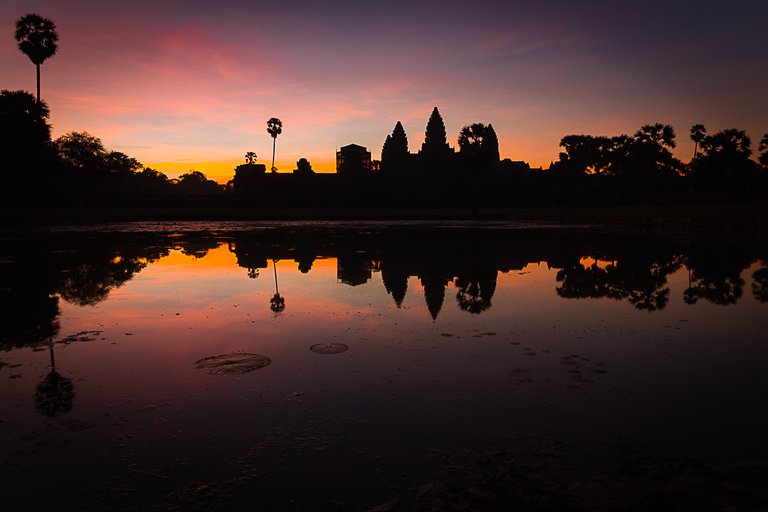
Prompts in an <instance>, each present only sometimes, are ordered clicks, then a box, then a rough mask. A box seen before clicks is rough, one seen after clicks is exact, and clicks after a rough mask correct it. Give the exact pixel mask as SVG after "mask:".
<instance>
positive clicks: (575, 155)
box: [560, 135, 614, 174]
mask: <svg viewBox="0 0 768 512" xmlns="http://www.w3.org/2000/svg"><path fill="white" fill-rule="evenodd" d="M560 147H562V148H563V149H564V150H565V151H564V152H562V153H560V162H561V163H562V164H564V166H565V168H566V169H568V170H570V171H573V172H576V173H579V174H583V173H588V174H603V173H605V172H607V170H608V168H609V166H610V164H611V159H610V154H611V149H612V148H613V147H614V143H613V142H612V139H609V138H608V137H603V136H593V135H566V136H565V137H563V138H562V139H561V140H560Z"/></svg>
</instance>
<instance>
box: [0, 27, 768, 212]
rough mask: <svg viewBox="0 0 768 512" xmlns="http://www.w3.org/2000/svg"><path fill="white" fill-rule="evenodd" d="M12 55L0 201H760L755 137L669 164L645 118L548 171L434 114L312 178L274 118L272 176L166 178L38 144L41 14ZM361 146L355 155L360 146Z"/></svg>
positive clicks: (565, 156) (44, 124) (82, 145)
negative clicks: (417, 142) (280, 140)
mask: <svg viewBox="0 0 768 512" xmlns="http://www.w3.org/2000/svg"><path fill="white" fill-rule="evenodd" d="M15 28H16V30H15V38H16V41H17V43H18V47H19V50H20V51H22V52H23V53H24V54H25V55H27V56H28V57H29V59H30V61H31V62H32V63H33V64H35V67H36V71H37V97H35V96H33V95H32V94H30V93H28V92H25V91H8V90H3V91H2V92H0V158H1V159H2V164H3V166H2V170H3V173H2V174H3V176H2V179H3V181H4V186H3V187H2V192H0V206H6V207H8V206H10V207H20V206H37V205H42V206H46V205H54V206H92V205H114V204H119V205H141V204H146V203H151V204H157V205H175V204H181V203H184V202H188V201H190V200H194V202H195V204H205V203H208V204H237V205H247V206H272V207H274V206H321V207H337V206H381V207H431V206H440V207H454V208H462V207H467V208H473V209H475V208H478V207H489V206H490V207H510V206H513V207H514V206H550V205H606V204H624V203H626V202H627V201H630V202H632V201H647V200H655V199H675V198H712V197H718V198H721V197H729V198H752V197H764V196H765V195H766V194H767V193H768V134H766V135H763V137H762V139H761V140H760V143H759V145H758V151H759V152H760V154H759V155H757V158H756V159H753V150H752V141H751V139H750V137H749V136H748V135H747V134H746V133H745V132H744V131H743V130H739V129H725V130H721V131H718V132H716V133H713V134H711V135H710V134H708V133H707V130H706V128H705V127H704V126H703V125H700V124H696V125H694V126H693V127H691V130H690V137H691V140H692V141H693V142H694V153H693V155H692V158H691V160H690V161H689V162H687V163H685V162H683V161H681V160H680V159H678V158H676V157H675V156H674V155H673V153H672V150H673V149H674V148H675V147H676V145H677V144H676V134H675V130H674V129H673V127H672V126H670V125H666V124H661V123H656V124H649V125H645V126H642V127H640V128H639V129H638V130H637V131H636V132H635V133H634V134H633V135H627V134H620V135H615V136H602V135H599V136H598V135H586V134H578V135H577V134H572V135H566V136H565V137H563V138H562V140H561V141H560V147H561V148H562V152H561V153H560V155H559V159H558V161H556V162H552V163H551V165H550V166H549V168H548V169H546V170H545V169H541V168H540V169H532V168H531V167H530V165H529V164H528V163H526V162H524V161H512V160H510V159H503V160H502V159H501V158H500V155H499V140H498V136H497V134H496V131H495V129H494V128H493V125H492V124H484V123H479V122H478V123H472V124H469V125H467V126H464V127H463V128H462V129H461V131H460V132H459V135H458V138H457V141H456V145H457V147H458V151H456V150H455V149H454V148H453V147H451V146H450V144H449V142H448V138H447V134H446V130H445V124H444V122H443V119H442V116H441V115H440V112H439V111H438V109H437V107H435V108H434V110H433V111H432V113H431V115H430V117H429V120H428V121H427V126H426V130H425V137H424V143H423V144H422V146H421V148H420V149H419V150H418V151H417V152H411V151H410V150H409V147H408V137H407V135H406V133H405V129H404V128H403V125H402V123H400V122H399V121H398V122H397V123H396V125H395V127H394V129H393V131H392V133H391V135H387V137H386V139H385V140H384V143H383V147H382V150H381V159H380V160H373V161H369V160H370V159H369V158H368V159H366V160H364V161H363V160H361V161H352V162H347V161H345V165H346V167H347V168H349V169H351V170H352V171H351V172H346V173H344V174H345V175H344V176H342V175H341V173H339V174H336V175H333V174H331V175H329V174H325V175H322V174H317V173H315V172H314V171H312V167H311V164H310V163H309V162H308V161H307V160H306V159H300V160H299V161H298V162H297V169H296V170H294V172H293V173H292V174H286V173H277V172H276V171H277V169H276V168H275V147H276V140H277V136H278V135H280V134H281V133H282V130H283V125H282V122H281V121H280V119H278V118H274V117H273V118H270V119H269V120H268V121H267V132H268V133H269V135H270V136H271V137H272V139H273V144H272V166H271V169H270V170H271V173H266V172H265V171H266V166H264V165H263V164H257V163H256V155H255V153H253V152H250V151H249V152H248V153H246V155H245V163H244V164H241V165H239V166H237V168H236V169H235V170H234V176H233V179H232V180H230V181H229V182H228V183H227V184H226V185H220V184H218V183H216V182H215V181H213V180H210V179H208V178H207V177H206V176H205V174H204V173H203V172H201V171H196V170H190V171H189V172H187V173H184V174H182V175H181V176H179V177H178V178H175V179H169V178H168V176H166V175H165V174H163V173H162V172H160V171H158V170H156V169H152V168H150V167H145V166H143V165H142V164H141V163H140V162H139V161H137V160H136V159H135V158H132V157H130V156H128V155H126V154H125V153H122V152H120V151H116V150H111V149H108V148H105V147H104V145H103V143H102V141H101V140H100V139H99V138H97V137H95V136H93V135H91V134H89V133H86V132H70V133H67V134H64V135H62V136H61V137H58V138H57V139H55V140H52V139H51V125H50V123H49V119H50V111H49V108H48V106H47V104H46V103H45V102H44V101H43V100H42V99H41V97H40V66H41V64H43V62H45V61H46V60H47V59H49V58H51V57H53V56H54V55H55V54H56V53H57V50H58V34H57V33H56V26H55V24H54V23H53V22H52V21H51V20H49V19H47V18H44V17H42V16H40V15H37V14H27V15H25V16H22V17H21V18H19V19H18V20H16V27H15ZM359 149H360V150H363V151H364V150H365V148H359ZM352 160H354V158H353V159H352Z"/></svg>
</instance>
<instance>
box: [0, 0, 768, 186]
mask: <svg viewBox="0 0 768 512" xmlns="http://www.w3.org/2000/svg"><path fill="white" fill-rule="evenodd" d="M30 12H34V13H37V14H40V15H42V16H45V17H47V18H50V19H51V20H53V21H54V22H55V23H56V26H57V29H58V34H59V52H58V53H57V54H56V55H55V56H54V57H53V58H51V59H50V60H48V61H46V62H45V63H44V64H43V66H42V96H43V98H44V99H45V101H46V102H47V103H48V105H49V106H50V108H51V111H52V113H51V123H52V125H53V129H54V133H53V135H54V137H57V136H60V135H62V134H64V133H67V132H70V131H86V132H88V133H90V134H92V135H95V136H97V137H99V138H101V140H102V141H103V142H104V145H105V146H106V147H107V148H109V149H114V150H117V151H122V152H124V153H126V154H128V155H130V156H132V157H134V158H137V159H138V160H139V161H140V162H142V163H143V164H144V165H147V166H150V167H153V168H156V169H158V170H160V171H163V172H165V173H166V174H168V175H169V176H170V177H176V176H178V175H179V174H181V173H184V172H188V171H190V170H199V171H203V172H204V173H206V175H208V176H209V177H211V178H213V179H215V180H217V181H219V182H226V181H227V180H229V179H231V178H232V176H233V174H234V167H235V166H236V165H237V164H239V163H243V162H244V155H245V153H246V152H248V151H254V152H255V153H256V154H257V155H258V161H259V162H261V163H265V164H266V165H267V167H269V166H270V165H271V158H272V138H271V137H270V136H269V134H268V133H267V131H266V122H267V120H268V119H269V118H271V117H278V118H280V119H281V120H282V122H283V133H282V134H281V135H280V136H279V137H278V138H277V141H276V143H277V144H276V167H278V169H279V170H280V171H281V172H290V171H291V170H293V169H295V168H296V161H297V160H298V159H299V158H302V157H305V158H307V159H309V161H310V162H311V163H312V166H313V168H314V169H315V170H316V171H328V172H332V171H334V170H335V152H336V150H338V148H339V147H341V146H344V145H347V144H350V143H355V144H360V145H363V146H366V147H368V149H369V150H370V151H371V152H372V154H373V158H378V157H379V156H380V154H381V146H382V144H383V142H384V139H385V138H386V136H387V135H388V134H389V133H391V132H392V129H393V127H394V125H395V123H396V122H397V121H398V120H399V121H402V123H403V126H404V127H405V130H406V134H407V136H408V142H409V148H410V150H411V152H416V151H418V149H419V148H420V146H421V143H422V142H423V139H424V129H425V127H426V124H427V119H428V117H429V114H430V113H431V111H432V108H433V107H435V106H437V107H438V108H439V109H440V112H441V114H442V116H443V119H444V121H445V125H446V130H447V133H448V137H449V142H450V143H451V145H455V144H456V139H457V137H458V133H459V131H460V129H461V128H462V127H463V126H465V125H469V124H472V123H476V122H482V123H486V124H488V123H492V124H493V126H494V128H495V129H496V132H497V134H498V136H499V142H500V153H501V156H502V158H511V159H512V160H525V161H527V162H529V163H530V164H531V165H532V166H540V165H543V166H544V167H545V168H546V167H547V166H548V165H549V162H550V161H552V160H557V157H558V153H559V148H558V144H559V141H560V139H561V138H562V137H563V136H564V135H567V134H574V133H588V134H593V135H618V134H620V133H630V134H631V133H633V132H634V131H636V130H637V129H638V128H639V127H640V126H642V125H644V124H648V123H656V122H662V123H668V124H671V125H673V126H674V127H675V129H676V131H677V134H678V148H677V150H676V155H677V156H678V157H679V158H681V159H683V160H684V161H687V160H689V159H690V156H691V154H692V152H693V143H692V142H691V141H690V139H689V137H688V130H689V128H690V126H691V125H693V124H695V123H703V124H704V125H705V126H706V127H707V129H708V130H709V132H710V133H712V132H715V131H718V130H721V129H725V128H740V129H744V130H746V131H747V133H748V134H749V135H750V136H751V137H752V140H753V146H755V148H754V149H757V148H756V146H757V142H759V140H760V137H761V136H762V134H764V133H768V97H767V95H766V92H768V53H766V51H765V49H766V48H768V33H766V31H765V27H766V25H767V24H768V0H733V1H729V2H724V1H721V0H720V1H711V0H699V1H695V2H694V1H676V2H670V1H669V0H667V1H665V2H661V1H657V0H647V1H644V2H626V1H620V0H614V1H610V2H608V1H588V0H584V1H581V2H573V1H571V0H549V1H548V0H538V1H515V0H506V1H497V0H486V1H485V2H477V3H474V2H466V1H461V2H459V1H454V0H443V1H441V2H434V1H433V2H424V1H419V0H410V1H408V2H406V1H401V0H389V1H387V2H381V1H371V2H367V3H366V2H342V1H337V0H326V1H324V2H316V1H308V0H281V1H280V2H262V1H258V0H218V1H217V2H211V1H209V0H205V1H203V0H185V1H163V0H133V1H131V2H113V1H106V0H104V1H100V2H97V1H94V0H0V26H2V27H5V29H0V89H10V90H16V89H26V90H29V91H32V92H33V91H34V90H35V69H34V66H33V64H32V63H31V62H30V61H29V59H28V58H27V57H26V56H25V55H23V54H22V53H21V52H19V51H18V49H17V47H16V42H15V40H14V38H13V30H14V21H15V20H16V19H17V18H18V17H20V16H22V15H24V14H27V13H30ZM2 34H5V36H4V37H2V36H1V35H2Z"/></svg>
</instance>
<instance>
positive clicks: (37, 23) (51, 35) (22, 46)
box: [15, 14, 59, 101]
mask: <svg viewBox="0 0 768 512" xmlns="http://www.w3.org/2000/svg"><path fill="white" fill-rule="evenodd" d="M15 37H16V41H18V43H19V50H21V51H22V53H24V54H25V55H26V56H27V57H29V60H31V61H32V64H34V65H35V66H37V101H40V64H42V63H43V62H45V61H46V60H47V59H49V58H50V57H53V56H54V55H56V50H58V49H59V46H58V45H57V44H56V42H57V41H58V40H59V36H58V34H56V25H55V24H54V23H53V22H52V21H51V20H49V19H48V18H43V17H42V16H40V15H39V14H27V15H25V16H22V17H21V18H19V19H17V20H16V34H15Z"/></svg>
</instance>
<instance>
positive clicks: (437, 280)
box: [0, 228, 768, 350]
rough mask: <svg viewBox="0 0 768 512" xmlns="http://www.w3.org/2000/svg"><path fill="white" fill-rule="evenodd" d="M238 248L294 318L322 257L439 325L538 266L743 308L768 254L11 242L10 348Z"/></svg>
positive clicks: (363, 237)
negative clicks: (71, 309)
mask: <svg viewBox="0 0 768 512" xmlns="http://www.w3.org/2000/svg"><path fill="white" fill-rule="evenodd" d="M222 243H225V244H227V246H228V248H229V251H230V252H231V253H233V254H234V255H235V257H236V261H237V265H238V266H239V267H242V268H244V269H245V270H246V273H245V275H246V276H247V277H248V278H257V277H258V276H259V272H260V270H262V269H267V268H268V267H269V262H270V261H271V262H272V266H273V276H274V281H275V283H274V284H275V293H274V295H273V296H272V297H271V299H270V310H271V311H273V312H274V313H280V312H282V311H284V310H285V297H283V296H282V295H281V294H280V288H279V280H278V278H279V272H278V262H279V261H281V260H292V261H294V262H295V263H296V264H297V267H298V270H299V271H300V272H301V273H302V274H306V273H309V272H311V269H312V266H313V264H314V262H315V261H316V260H317V259H318V258H336V266H337V270H336V276H337V280H338V282H339V283H341V284H343V285H345V286H353V287H354V286H360V285H362V284H365V283H368V282H370V281H371V279H372V276H373V275H374V274H380V275H381V281H382V283H383V287H384V290H383V291H384V292H385V293H387V294H389V295H390V296H391V297H392V300H393V301H394V303H395V305H396V306H397V307H398V308H399V307H401V305H402V304H403V301H404V300H405V298H406V296H407V294H408V283H409V279H410V278H411V277H415V278H417V279H418V281H419V283H420V284H421V287H422V288H423V295H424V301H425V303H426V304H425V305H426V308H427V310H428V311H429V314H430V316H431V318H432V319H437V318H438V316H439V314H440V311H441V310H442V308H443V307H445V302H446V301H445V297H446V289H447V287H448V286H449V285H453V286H454V287H455V290H456V295H455V299H456V305H457V306H458V307H459V308H460V310H461V311H465V312H467V313H470V314H481V313H483V312H484V311H487V310H488V309H489V308H490V307H491V306H492V304H493V302H492V300H493V296H494V293H495V291H496V286H497V276H498V274H499V273H510V272H518V273H519V272H523V270H524V268H525V267H526V265H528V264H530V263H537V264H544V265H547V266H548V267H549V268H554V269H557V273H556V277H555V280H556V282H555V283H554V292H555V293H556V295H557V296H558V297H561V298H565V299H613V300H616V301H626V302H628V303H629V304H631V305H632V306H633V307H635V308H637V309H639V310H644V311H649V312H652V311H659V310H663V309H664V308H665V307H666V306H667V305H668V304H669V301H671V300H680V299H681V300H682V301H684V302H685V303H686V304H690V305H695V304H697V303H698V302H700V301H701V300H704V301H707V302H710V303H713V304H718V305H724V306H727V305H732V304H736V303H737V302H738V301H739V300H740V299H741V298H742V296H743V289H744V286H745V284H746V283H745V280H744V277H742V275H743V274H744V271H745V270H746V269H747V268H749V267H750V266H751V265H753V264H754V263H756V262H762V265H765V260H764V259H761V257H760V256H761V255H762V254H764V252H762V249H761V248H760V247H756V246H754V245H752V246H749V247H747V246H744V245H731V246H723V245H722V244H709V245H708V244H706V243H696V244H690V243H683V242H675V241H669V240H655V241H648V240H641V239H633V238H632V237H621V238H617V237H600V236H596V235H594V234H592V235H590V234H588V233H584V232H581V233H573V232H558V233H541V232H529V233H521V232H507V231H504V230H478V229H463V230H449V229H445V230H434V229H431V230H426V229H416V228H409V229H404V228H401V229H384V228H380V229H378V230H373V229H371V230H366V231H360V230H346V231H345V230H335V231H323V230H320V229H306V230H297V229H293V230H267V231H257V232H253V233H248V232H238V233H235V234H232V235H227V234H213V233H197V234H189V233H187V234H178V235H167V234H146V233H145V234H120V235H116V234H107V233H103V234H87V235H85V234H79V235H77V234H69V235H65V234H61V235H57V236H53V235H51V236H46V237H38V238H34V237H33V238H30V239H26V240H24V241H22V242H18V243H17V242H14V241H12V240H6V241H5V242H4V243H3V245H2V251H3V253H4V263H3V264H2V265H0V268H1V269H2V272H1V273H0V306H1V307H0V323H1V324H2V327H0V347H2V348H3V349H4V350H8V349H10V348H13V347H21V346H34V345H39V344H44V343H45V342H46V340H48V339H51V338H55V337H56V336H57V335H58V330H59V324H58V316H59V309H60V308H59V301H60V300H64V301H66V302H68V303H70V304H75V305H78V306H95V305H97V304H99V303H100V302H102V301H104V300H105V299H106V298H107V297H108V296H109V294H110V293H111V292H112V291H113V290H115V289H117V288H119V287H121V286H122V285H123V284H125V283H126V282H128V281H129V280H130V279H131V278H132V277H133V276H134V275H136V274H137V273H139V272H141V271H142V270H143V269H145V268H146V267H147V266H148V265H151V264H152V263H153V262H154V261H157V260H158V259H160V258H162V257H164V256H167V255H168V254H169V253H170V251H172V250H174V249H176V250H180V251H181V252H182V253H183V254H185V255H189V256H193V257H194V258H197V259H201V260H202V261H205V257H206V255H207V254H208V252H209V251H210V250H212V249H215V248H216V247H218V246H219V245H220V244H222ZM682 268H685V269H686V271H687V273H688V287H687V288H686V289H685V291H684V293H683V294H682V297H672V296H670V288H669V287H668V286H667V280H668V277H669V276H670V275H671V274H673V273H675V272H677V271H678V270H680V269H682ZM751 279H752V283H751V290H752V292H753V295H754V297H755V298H756V299H757V300H759V301H761V302H766V301H768V291H766V290H768V268H766V267H765V266H763V267H762V268H759V269H757V270H756V271H755V272H754V273H753V274H752V275H751Z"/></svg>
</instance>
